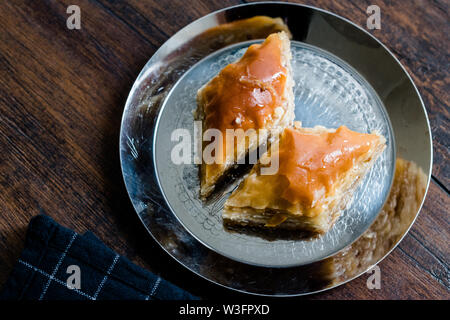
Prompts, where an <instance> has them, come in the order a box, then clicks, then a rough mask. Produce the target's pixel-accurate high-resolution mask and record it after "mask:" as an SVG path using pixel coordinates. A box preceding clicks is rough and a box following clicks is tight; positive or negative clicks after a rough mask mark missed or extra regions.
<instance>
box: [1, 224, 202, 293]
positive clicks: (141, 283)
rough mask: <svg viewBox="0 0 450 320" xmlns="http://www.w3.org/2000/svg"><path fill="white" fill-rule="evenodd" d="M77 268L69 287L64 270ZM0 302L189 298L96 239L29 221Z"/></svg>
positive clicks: (175, 287) (88, 235)
mask: <svg viewBox="0 0 450 320" xmlns="http://www.w3.org/2000/svg"><path fill="white" fill-rule="evenodd" d="M71 265H75V266H78V267H79V270H80V273H79V274H80V285H81V286H80V288H79V289H70V288H68V286H67V279H68V278H69V276H71V273H67V271H68V269H67V268H68V267H69V266H71ZM0 299H1V300H118V299H121V300H124V299H126V300H154V299H158V300H190V299H197V298H196V297H194V296H192V295H191V294H190V293H188V292H186V291H184V290H182V289H180V288H179V287H177V286H175V285H173V284H171V283H170V282H168V281H166V280H164V279H161V278H160V277H158V276H156V275H154V274H153V273H151V272H148V271H146V270H144V269H142V268H140V267H138V266H136V265H135V264H133V263H131V262H130V261H129V260H128V259H126V258H124V257H121V256H119V255H118V254H116V253H115V252H114V251H112V250H111V249H109V248H108V247H107V246H106V245H104V244H103V243H102V242H101V241H100V240H99V239H98V238H97V237H96V236H95V235H93V234H92V233H91V232H87V233H85V234H83V235H79V234H76V233H75V232H73V231H72V230H69V229H67V228H64V227H62V226H60V225H59V224H57V223H56V222H55V221H53V220H52V219H51V218H49V217H47V216H45V215H38V216H36V217H33V218H32V219H31V221H30V224H29V226H28V231H27V236H26V241H25V248H24V249H23V251H22V254H21V257H20V259H19V261H18V262H17V264H16V265H15V267H14V269H13V271H12V273H11V275H10V277H9V278H8V280H7V282H6V283H5V285H4V287H3V289H2V291H1V292H0Z"/></svg>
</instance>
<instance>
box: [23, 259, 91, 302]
mask: <svg viewBox="0 0 450 320" xmlns="http://www.w3.org/2000/svg"><path fill="white" fill-rule="evenodd" d="M19 262H20V263H21V264H23V265H24V266H26V267H28V268H30V269H32V270H34V271H36V272H39V273H40V274H42V275H44V276H45V277H47V278H50V277H51V275H50V274H48V273H47V272H45V271H43V270H41V269H39V268H37V267H35V266H33V265H32V264H30V263H28V262H25V261H23V260H21V259H19ZM53 280H54V281H55V282H56V283H58V284H60V285H62V286H64V287H66V288H67V283H65V282H64V281H61V280H59V279H58V278H55V277H53ZM70 290H73V291H75V292H76V293H78V294H79V295H82V296H84V297H86V298H88V299H90V300H95V299H94V298H93V297H91V296H90V295H88V294H87V293H84V292H83V291H81V290H79V289H76V288H72V289H70Z"/></svg>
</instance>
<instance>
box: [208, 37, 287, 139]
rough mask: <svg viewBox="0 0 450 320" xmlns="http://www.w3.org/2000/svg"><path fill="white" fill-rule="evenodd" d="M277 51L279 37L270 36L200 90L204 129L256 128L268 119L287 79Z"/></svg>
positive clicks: (277, 103) (280, 45)
mask: <svg viewBox="0 0 450 320" xmlns="http://www.w3.org/2000/svg"><path fill="white" fill-rule="evenodd" d="M281 49H282V40H281V39H280V37H279V35H278V34H271V35H270V36H269V37H268V38H267V39H266V40H265V41H264V42H263V43H262V44H253V45H251V46H250V47H249V48H248V49H247V51H246V52H245V54H244V55H243V56H242V58H241V59H240V60H239V61H237V62H236V63H232V64H229V65H228V66H226V67H225V68H224V69H222V71H221V72H220V73H219V75H218V76H217V77H215V78H214V79H213V80H211V82H210V83H209V84H208V85H207V86H206V87H205V89H204V96H205V101H206V104H205V115H206V119H205V124H206V128H207V129H209V128H215V129H219V130H220V131H221V132H223V133H225V132H226V129H239V128H242V129H244V130H247V129H259V128H262V127H264V126H265V125H266V122H267V121H270V120H271V119H272V114H273V113H274V110H275V108H276V107H277V106H279V105H280V103H281V99H282V95H283V92H284V87H285V83H286V76H287V70H286V68H284V67H283V66H282V57H281V56H282V52H281Z"/></svg>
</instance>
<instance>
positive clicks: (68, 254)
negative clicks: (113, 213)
mask: <svg viewBox="0 0 450 320" xmlns="http://www.w3.org/2000/svg"><path fill="white" fill-rule="evenodd" d="M80 239H82V238H80ZM48 247H50V248H53V249H58V250H61V249H60V248H58V246H55V245H52V244H51V243H49V244H48ZM67 256H70V257H72V258H74V259H76V260H80V261H81V262H82V263H84V264H86V265H87V266H89V267H91V268H92V269H94V270H97V271H99V272H103V270H102V269H101V268H99V267H98V266H97V265H95V264H93V263H90V262H89V261H88V260H87V259H86V258H85V257H83V256H80V255H76V254H73V252H72V253H70V252H68V253H67ZM127 263H128V262H127ZM110 277H111V278H114V280H116V281H118V282H121V283H123V284H124V285H126V286H128V287H130V288H133V289H134V290H136V291H139V292H141V293H143V294H146V293H147V291H146V290H143V289H141V288H138V287H136V286H135V285H133V284H132V283H131V282H129V281H127V280H126V279H122V278H119V277H117V276H115V275H110ZM139 278H144V276H141V275H139ZM145 279H148V276H147V277H145Z"/></svg>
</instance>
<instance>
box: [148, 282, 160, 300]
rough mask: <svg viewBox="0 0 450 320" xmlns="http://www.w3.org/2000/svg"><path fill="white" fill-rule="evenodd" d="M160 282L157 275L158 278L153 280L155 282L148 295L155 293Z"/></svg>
mask: <svg viewBox="0 0 450 320" xmlns="http://www.w3.org/2000/svg"><path fill="white" fill-rule="evenodd" d="M160 282H161V278H160V277H158V279H156V281H155V284H154V285H153V289H152V292H150V296H152V297H153V296H154V295H155V292H156V289H158V286H159V283H160Z"/></svg>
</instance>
